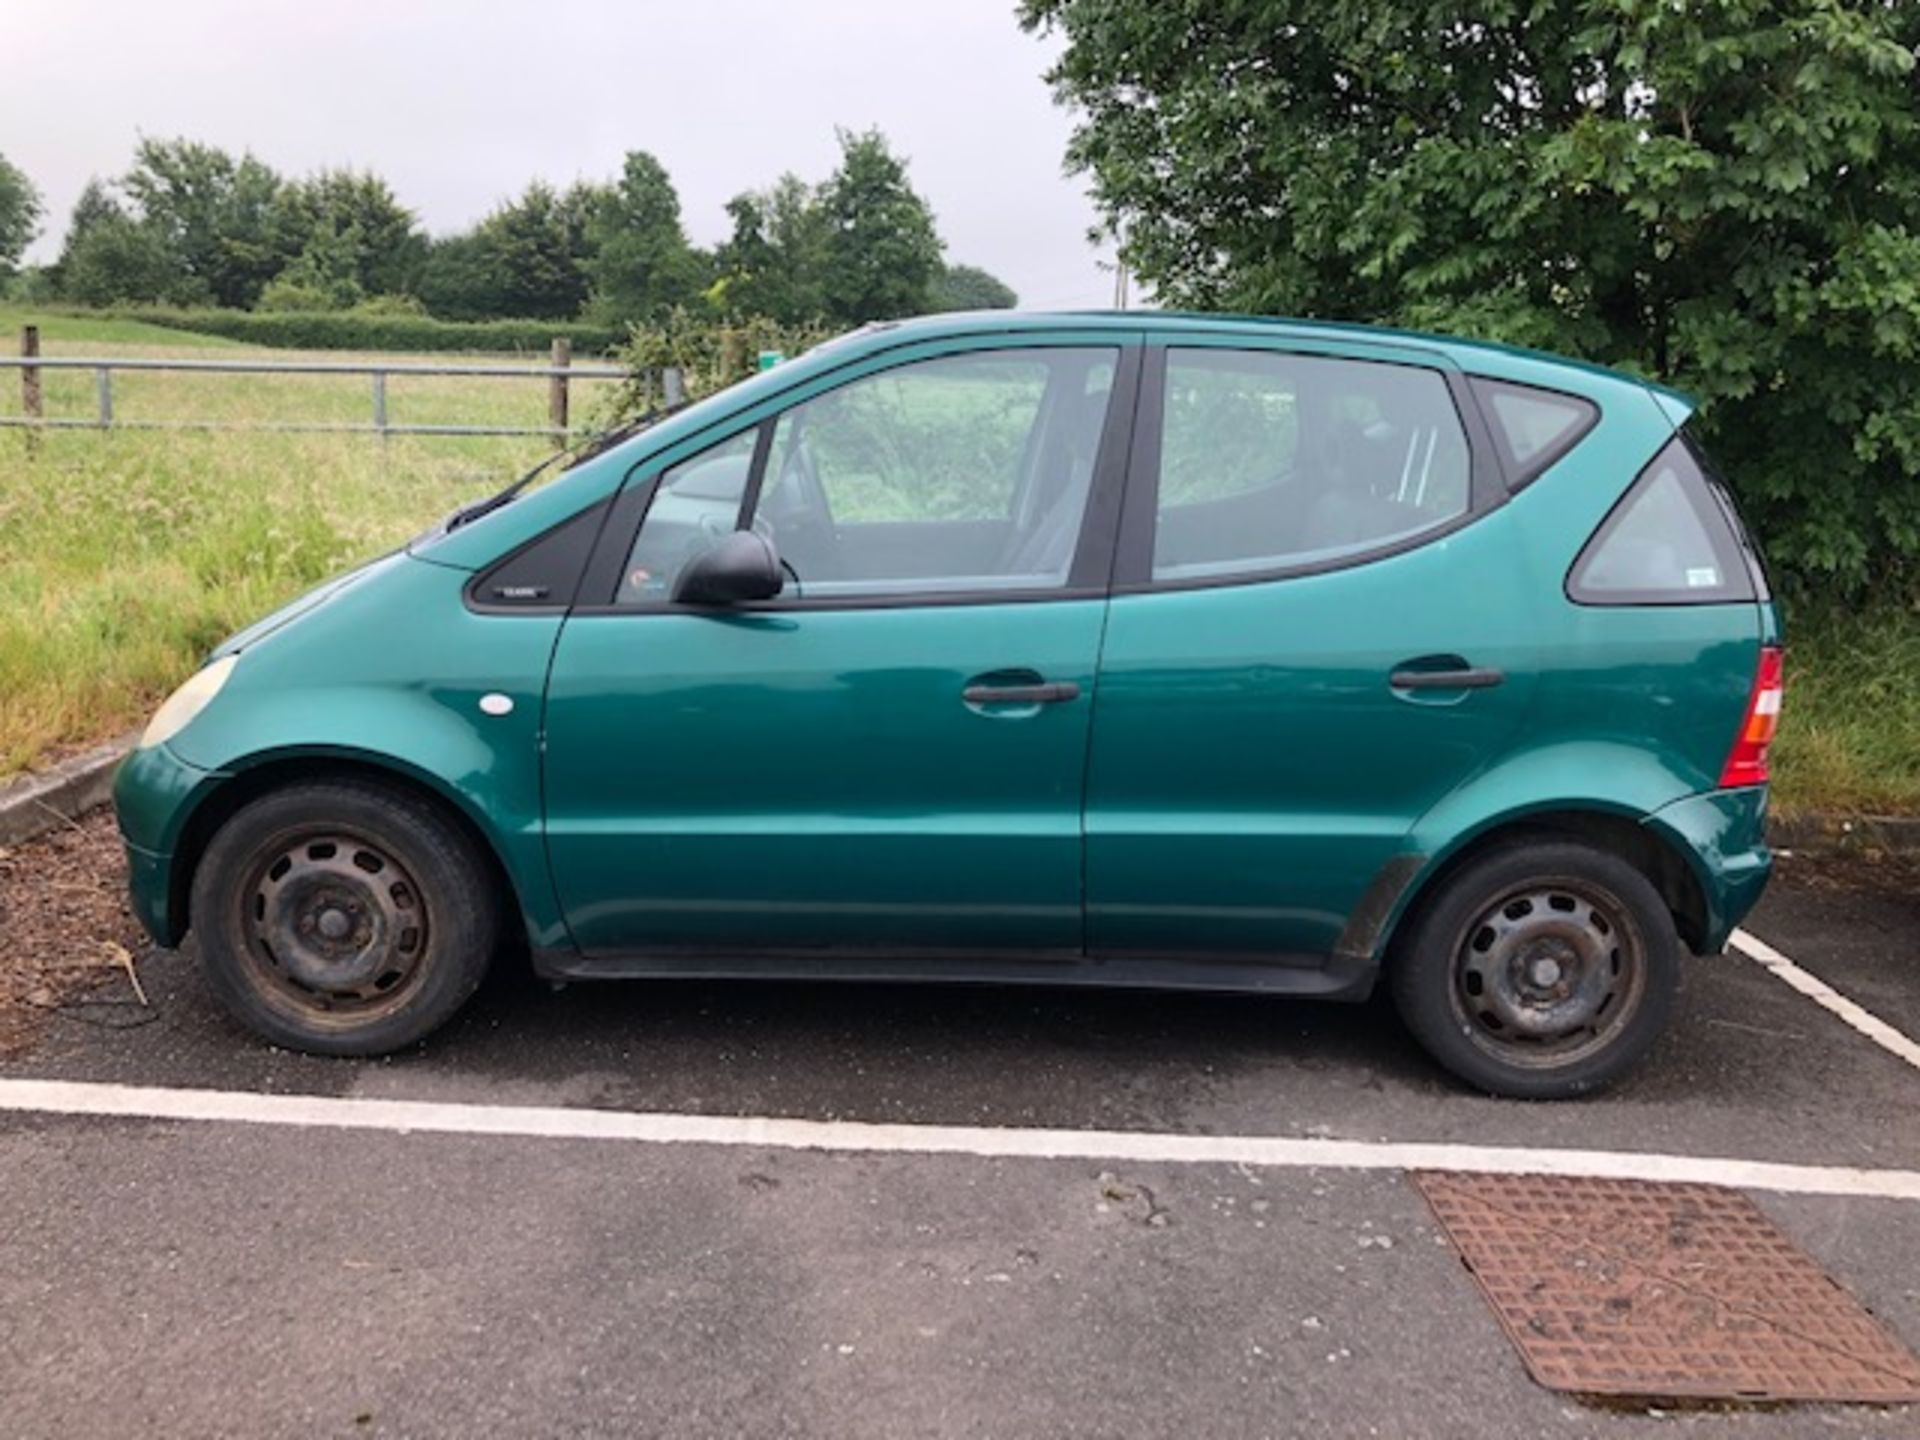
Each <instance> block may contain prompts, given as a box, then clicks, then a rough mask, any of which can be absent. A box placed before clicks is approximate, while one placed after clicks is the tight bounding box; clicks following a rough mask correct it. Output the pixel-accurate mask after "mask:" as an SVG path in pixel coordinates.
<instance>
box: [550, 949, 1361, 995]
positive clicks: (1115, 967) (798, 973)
mask: <svg viewBox="0 0 1920 1440" xmlns="http://www.w3.org/2000/svg"><path fill="white" fill-rule="evenodd" d="M533 968H534V972H535V973H536V974H537V975H539V976H541V977H542V978H543V979H547V980H568V981H572V980H649V979H651V980H669V979H698V980H852V981H867V982H872V983H880V984H889V985H891V984H918V983H923V982H924V983H934V984H970V985H1058V986H1090V987H1093V988H1095V989H1127V990H1205V991H1215V992H1226V993H1231V994H1242V995H1299V996H1306V997H1310V998H1314V999H1320V1000H1365V999H1366V998H1367V996H1368V995H1369V994H1371V993H1372V991H1373V983H1374V980H1375V978H1376V977H1377V976H1378V974H1379V966H1378V965H1377V964H1375V963H1374V961H1373V960H1372V959H1371V958H1367V957H1360V956H1352V955H1335V956H1332V957H1331V958H1328V957H1323V956H1317V955H1273V956H1257V957H1255V956H1248V957H1245V958H1222V957H1221V956H1218V955H1095V956H1088V957H1083V956H1080V955H1075V954H1066V953H1062V952H1060V951H1057V950H1050V951H1037V952H1031V953H1029V952H1021V951H992V952H988V953H979V952H958V953H956V952H953V951H934V952H914V951H881V952H869V951H832V950H804V951H778V950H775V951H759V952H752V953H741V952H721V951H707V950H657V951H646V950H642V951H625V952H620V953H616V954H602V955H592V956H584V955H580V954H578V953H575V952H572V951H565V950H535V951H534V952H533Z"/></svg>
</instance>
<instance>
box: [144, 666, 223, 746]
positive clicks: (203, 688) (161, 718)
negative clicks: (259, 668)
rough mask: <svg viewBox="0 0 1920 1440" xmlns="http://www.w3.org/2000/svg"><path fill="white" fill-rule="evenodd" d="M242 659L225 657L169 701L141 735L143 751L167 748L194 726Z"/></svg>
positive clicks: (197, 676) (177, 691)
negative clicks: (178, 736) (191, 725)
mask: <svg viewBox="0 0 1920 1440" xmlns="http://www.w3.org/2000/svg"><path fill="white" fill-rule="evenodd" d="M239 659H240V657H239V655H238V654H233V655H222V656H221V657H220V658H219V659H218V660H216V661H214V662H213V663H212V664H211V665H208V666H207V667H205V668H204V669H202V670H201V671H199V673H197V674H195V675H194V676H192V677H191V678H190V679H189V680H188V681H187V683H186V684H184V685H182V686H181V687H180V688H179V689H178V690H176V691H174V692H173V694H171V695H169V696H168V697H167V698H166V701H165V702H164V703H163V704H162V705H161V706H160V708H159V709H158V710H156V711H154V712H153V719H151V720H149V721H148V722H147V728H146V729H145V730H143V731H142V732H141V734H140V748H141V749H142V750H145V749H147V748H148V747H149V746H153V745H160V744H164V743H165V742H166V741H168V740H171V739H172V738H173V737H174V736H176V735H178V734H179V733H180V732H181V731H182V730H184V729H186V728H187V726H188V725H189V724H190V723H191V722H192V720H193V717H194V716H196V715H198V714H199V713H200V712H201V711H202V710H204V709H206V708H207V706H208V705H210V704H211V703H212V702H213V697H214V696H216V695H218V694H219V693H220V687H221V686H223V685H225V684H226V683H227V677H228V676H229V675H231V674H232V673H233V667H234V665H235V664H237V663H238V662H239Z"/></svg>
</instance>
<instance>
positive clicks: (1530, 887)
mask: <svg viewBox="0 0 1920 1440" xmlns="http://www.w3.org/2000/svg"><path fill="white" fill-rule="evenodd" d="M1679 978H1680V938H1679V936H1678V934H1677V933H1676V932H1675V930H1674V925H1673V916H1672V915H1671V914H1670V913H1669V912H1668V910H1667V907H1666V904H1665V903H1664V902H1663V901H1662V900H1661V898H1660V894H1659V892H1658V891H1657V890H1655V889H1654V887H1653V885H1652V883H1651V882H1650V881H1649V880H1648V879H1647V877H1646V876H1645V875H1643V874H1641V873H1640V871H1638V870H1637V869H1635V868H1634V867H1633V866H1632V865H1630V864H1628V863H1627V862H1626V861H1625V860H1622V859H1620V858H1619V857H1618V856H1616V855H1611V854H1608V853H1606V852H1605V851H1601V850H1595V849H1592V848H1591V847H1589V846H1586V845H1582V844H1580V843H1578V842H1576V841H1571V840H1560V839H1555V838H1541V839H1534V840H1516V841H1513V842H1510V843H1507V844H1504V845H1501V846H1499V847H1497V848H1494V849H1490V850H1489V851H1487V853H1485V854H1484V855H1480V856H1477V857H1475V858H1474V859H1472V860H1470V861H1468V862H1467V863H1466V864H1465V865H1464V866H1462V867H1461V868H1460V869H1459V870H1457V871H1456V872H1454V873H1453V874H1452V875H1450V876H1448V877H1446V879H1445V880H1444V881H1443V882H1442V884H1441V886H1440V888H1439V889H1438V891H1437V892H1436V893H1434V894H1432V895H1429V896H1425V897H1423V898H1422V900H1421V902H1420V904H1419V905H1418V906H1417V907H1416V909H1415V910H1414V912H1413V913H1412V914H1411V915H1410V916H1409V917H1408V921H1407V924H1406V925H1405V926H1404V927H1402V932H1401V935H1400V937H1399V939H1398V940H1397V941H1396V943H1395V946H1394V953H1393V955H1392V956H1391V957H1390V958H1389V961H1388V982H1389V985H1390V987H1391V989H1392V992H1393V999H1394V1004H1395V1005H1396V1006H1397V1007H1398V1009H1399V1011H1400V1016H1401V1018H1402V1019H1403V1020H1404V1021H1405V1022H1406V1025H1407V1028H1408V1029H1409V1030H1411V1031H1412V1032H1413V1033H1414V1036H1415V1037H1416V1038H1417V1039H1418V1040H1419V1041H1420V1043H1421V1044H1422V1045H1423V1046H1425V1047H1426V1050H1427V1052H1428V1053H1429V1054H1430V1055H1432V1056H1433V1058H1434V1059H1435V1060H1437V1061H1439V1062H1440V1064H1442V1065H1443V1066H1445V1067H1446V1068H1447V1069H1448V1070H1451V1071H1452V1072H1453V1073H1454V1074H1455V1075H1457V1076H1459V1077H1460V1078H1461V1079H1462V1080H1465V1081H1466V1082H1467V1083H1468V1084H1470V1085H1473V1086H1475V1087H1477V1088H1479V1089H1481V1090H1485V1091H1488V1092H1489V1093H1491V1094H1494V1095H1505V1096H1510V1097H1513V1098H1515V1099H1522V1100H1562V1099H1570V1098H1572V1097H1575V1096H1579V1095H1587V1094H1591V1093H1592V1092H1594V1091H1596V1090H1600V1089H1602V1088H1604V1087H1605V1086H1607V1085H1610V1084H1612V1083H1613V1082H1614V1081H1615V1080H1617V1079H1619V1078H1620V1077H1621V1076H1622V1075H1624V1074H1626V1072H1627V1071H1628V1070H1630V1069H1632V1068H1633V1066H1634V1065H1635V1064H1637V1063H1638V1062H1639V1061H1640V1060H1641V1059H1642V1058H1643V1057H1644V1056H1645V1055H1646V1053H1647V1051H1648V1049H1649V1048H1650V1047H1651V1046H1652V1045H1653V1042H1654V1041H1655V1040H1656V1039H1657V1038H1658V1037H1659V1035H1660V1032H1661V1031H1662V1030H1663V1029H1665V1028H1666V1024H1667V1021H1668V1018H1669V1017H1670V1016H1671V1015H1672V1013H1673V1002H1674V994H1675V991H1676V990H1677V989H1678V987H1679Z"/></svg>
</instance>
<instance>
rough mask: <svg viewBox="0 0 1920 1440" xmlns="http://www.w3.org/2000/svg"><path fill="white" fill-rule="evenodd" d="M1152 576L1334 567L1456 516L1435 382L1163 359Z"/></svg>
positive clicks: (1457, 462)
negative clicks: (1320, 566) (1162, 391)
mask: <svg viewBox="0 0 1920 1440" xmlns="http://www.w3.org/2000/svg"><path fill="white" fill-rule="evenodd" d="M1162 405H1163V409H1162V414H1161V432H1160V434H1161V446H1160V473H1159V477H1158V488H1159V502H1158V509H1157V515H1156V523H1155V527H1154V541H1153V571H1152V574H1153V578H1154V579H1155V580H1156V581H1182V580H1202V579H1209V578H1213V577H1219V576H1232V575H1240V574H1249V573H1258V572H1264V571H1272V570H1284V569H1289V568H1293V567H1310V566H1316V565H1322V564H1328V563H1338V562H1341V561H1343V560H1345V559H1346V558H1348V557H1352V556H1357V555H1361V554H1364V553H1365V552H1368V551H1372V550H1377V549H1381V548H1383V547H1387V546H1391V545H1395V544H1398V543H1401V542H1408V541H1411V540H1412V539H1413V538H1414V537H1417V536H1419V535H1421V534H1423V533H1425V532H1428V531H1432V530H1436V529H1438V528H1440V527H1442V526H1445V525H1447V524H1450V523H1451V522H1453V521H1455V520H1457V519H1459V518H1460V517H1461V516H1462V515H1464V514H1466V513H1467V509H1468V506H1469V503H1470V499H1471V495H1470V485H1469V479H1470V469H1471V467H1470V464H1469V456H1468V450H1467V439H1466V433H1465V431H1464V430H1463V429H1462V428H1461V424H1460V415H1459V412H1458V411H1457V410H1455V409H1454V405H1453V398H1452V396H1451V394H1450V393H1449V391H1448V389H1447V384H1446V381H1445V380H1444V379H1442V378H1441V376H1440V374H1439V373H1438V372H1437V371H1433V370H1427V369H1422V368H1420V367H1418V366H1411V365H1394V364H1383V363H1379V362H1375V361H1369V360H1338V359H1331V358H1327V357H1323V356H1314V355H1294V354H1285V353H1279V352H1273V351H1243V350H1201V349H1191V350H1188V349H1175V350H1170V351H1169V352H1168V355H1167V375H1166V388H1165V394H1164V397H1163V400H1162Z"/></svg>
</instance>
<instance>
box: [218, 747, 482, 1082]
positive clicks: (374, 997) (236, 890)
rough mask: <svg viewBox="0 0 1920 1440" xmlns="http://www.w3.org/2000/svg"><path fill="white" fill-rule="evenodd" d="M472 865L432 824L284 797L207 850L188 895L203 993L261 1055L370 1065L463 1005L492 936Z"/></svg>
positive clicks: (385, 803) (349, 794)
mask: <svg viewBox="0 0 1920 1440" xmlns="http://www.w3.org/2000/svg"><path fill="white" fill-rule="evenodd" d="M493 888H494V887H492V886H491V885H489V883H488V866H487V863H486V858H485V857H484V856H483V855H482V854H481V853H480V852H479V851H478V849H477V847H476V846H475V845H474V843H473V842H472V841H471V840H470V839H469V838H468V837H467V836H466V834H465V833H464V832H463V831H462V830H460V829H459V827H458V826H456V825H454V824H452V823H451V822H449V821H448V820H447V819H446V818H445V816H443V815H442V814H441V813H440V811H439V810H437V809H436V808H435V807H433V806H432V805H430V804H427V803H425V802H423V801H421V800H419V799H416V798H415V797H413V796H410V795H407V794H404V793H402V792H400V791H397V790H390V789H387V788H385V787H382V786H379V785H376V784H371V783H367V782H362V781H326V782H313V783H304V784H297V785H292V786H289V787H287V788H286V789H282V790H276V791H273V792H271V793H270V794H267V795H265V796H262V797H261V798H260V799H257V800H254V801H252V802H250V803H249V804H247V805H246V806H244V807H243V808H242V809H240V810H239V811H238V812H236V813H235V814H234V815H233V817H232V818H231V819H229V820H228V821H227V823H226V824H225V825H224V826H222V827H221V829H220V831H219V832H218V833H217V834H216V835H215V836H214V838H213V842H212V843H211V844H210V845H209V846H208V847H207V852H206V854H205V855H204V856H203V857H202V858H201V862H200V866H199V869H198V871H197V872H196V873H195V875H194V883H193V918H194V929H195V931H196V933H197V934H198V935H199V940H200V954H201V961H202V964H203V966H204V969H205V971H206V976H207V981H208V984H209V986H210V987H211V989H212V990H213V992H214V994H215V996H216V997H218V999H219V1000H220V1001H221V1003H222V1004H223V1005H225V1006H226V1008H227V1009H228V1010H229V1011H230V1012H232V1014H233V1015H234V1016H235V1017H236V1018H237V1019H239V1020H240V1021H241V1023H242V1024H244V1025H247V1026H248V1027H249V1028H251V1029H253V1030H255V1031H257V1032H258V1033H259V1034H261V1035H263V1036H265V1037H266V1038H267V1039H269V1040H271V1041H273V1042H274V1043H275V1044H279V1045H285V1046H287V1047H289V1048H291V1049H296V1050H306V1051H311V1052H313V1053H315V1054H323V1055H379V1054H384V1053H385V1052H387V1051H390V1050H396V1049H399V1048H400V1047H402V1046H405V1045H410V1044H412V1043H413V1042H414V1041H416V1040H419V1039H420V1038H421V1037H422V1036H424V1035H427V1034H428V1033H429V1032H431V1031H433V1030H434V1029H436V1028H438V1027H439V1026H440V1025H441V1024H443V1023H444V1022H445V1021H446V1020H447V1019H449V1018H450V1017H451V1016H452V1015H453V1013H454V1012H455V1011H456V1010H458V1009H459V1008H460V1006H461V1005H462V1004H464V1003H465V1002H466V1000H467V998H468V997H469V996H470V995H472V994H473V992H474V989H475V988H476V987H477V986H478V985H479V983H480V980H481V978H482V977H483V976H484V975H485V974H486V970H487V965H488V962H489V961H490V960H491V958H492V954H493V948H494V943H495V940H496V937H497V934H498V928H499V927H498V920H497V915H496V910H495V905H494V902H493V899H492V891H493Z"/></svg>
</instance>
